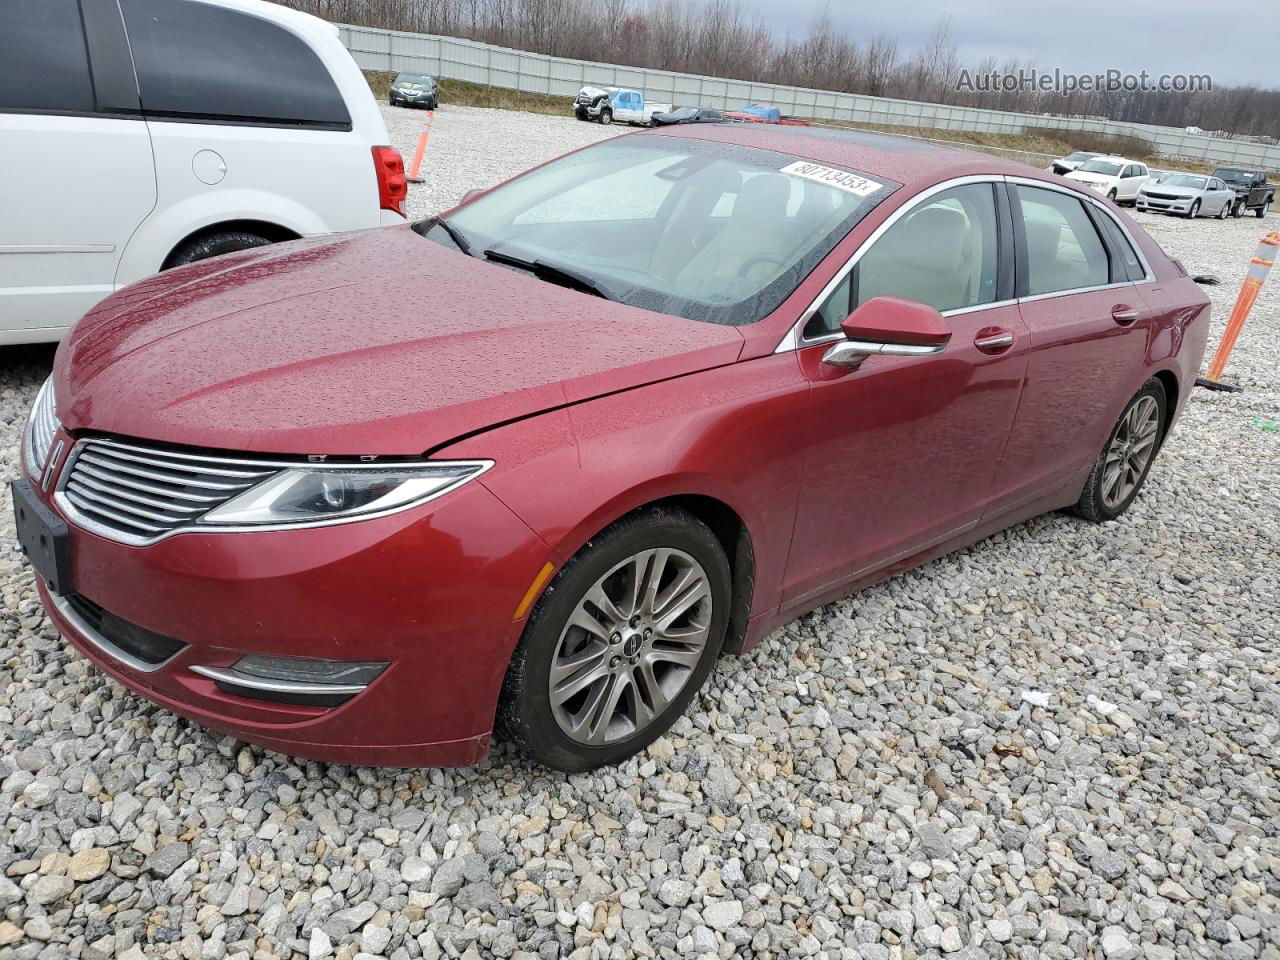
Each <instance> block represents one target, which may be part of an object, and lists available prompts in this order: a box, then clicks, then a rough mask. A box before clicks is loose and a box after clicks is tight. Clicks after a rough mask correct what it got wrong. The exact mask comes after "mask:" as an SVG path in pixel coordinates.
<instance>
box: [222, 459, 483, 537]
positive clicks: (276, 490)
mask: <svg viewBox="0 0 1280 960" xmlns="http://www.w3.org/2000/svg"><path fill="white" fill-rule="evenodd" d="M491 466H493V462H492V461H490V460H470V461H466V462H445V461H441V462H439V463H423V464H413V465H405V466H391V465H386V466H368V467H364V466H337V465H335V466H332V467H330V466H320V465H316V466H308V467H297V468H291V469H288V470H283V471H281V472H280V473H278V474H276V475H275V476H273V477H272V478H271V479H270V480H264V481H263V482H262V483H260V484H258V485H257V486H256V487H251V488H250V489H248V490H246V491H245V492H244V493H242V494H240V495H238V496H236V497H233V498H232V499H230V500H228V501H227V502H226V503H224V504H222V505H221V506H220V507H217V508H215V509H213V510H211V511H209V512H208V513H206V514H205V515H204V516H203V517H201V518H200V522H201V523H202V524H223V525H226V524H233V525H253V524H276V523H315V522H316V521H323V520H334V521H342V520H361V519H365V518H368V517H371V516H380V515H382V514H386V513H393V512H395V511H396V510H404V509H407V508H409V507H413V506H417V505H418V504H420V503H425V502H426V501H428V500H432V499H434V498H435V497H439V496H443V495H444V494H446V493H448V492H449V491H450V490H453V489H455V488H456V487H459V486H461V485H462V484H464V483H466V482H467V481H468V480H473V479H475V478H476V477H478V476H480V474H482V473H484V472H485V471H486V470H488V469H489V468H490V467H491Z"/></svg>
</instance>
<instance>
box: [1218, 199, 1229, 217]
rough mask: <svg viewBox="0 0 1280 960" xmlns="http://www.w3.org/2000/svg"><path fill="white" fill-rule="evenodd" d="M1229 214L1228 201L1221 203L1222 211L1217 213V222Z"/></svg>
mask: <svg viewBox="0 0 1280 960" xmlns="http://www.w3.org/2000/svg"><path fill="white" fill-rule="evenodd" d="M1229 213H1231V203H1230V201H1223V204H1222V209H1221V210H1219V211H1218V219H1219V220H1225V219H1227V215H1228V214H1229Z"/></svg>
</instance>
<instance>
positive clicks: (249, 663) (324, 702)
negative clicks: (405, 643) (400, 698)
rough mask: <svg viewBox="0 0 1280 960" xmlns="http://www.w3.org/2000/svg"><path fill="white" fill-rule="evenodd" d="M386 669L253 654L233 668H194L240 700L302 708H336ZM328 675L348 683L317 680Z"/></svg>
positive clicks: (384, 664) (379, 665)
mask: <svg viewBox="0 0 1280 960" xmlns="http://www.w3.org/2000/svg"><path fill="white" fill-rule="evenodd" d="M387 666H388V664H387V662H386V661H377V662H353V661H342V660H312V659H308V658H303V657H268V656H258V655H250V656H245V657H241V658H240V660H238V661H237V662H236V664H235V665H234V666H232V667H208V666H204V665H193V666H192V667H191V671H192V672H193V673H198V674H200V676H202V677H208V678H209V679H210V680H212V681H214V683H216V684H217V685H218V689H220V690H222V691H223V692H224V693H229V694H231V695H233V696H237V697H247V698H249V699H252V700H266V701H269V702H271V703H291V704H296V705H299V706H313V707H336V706H338V705H340V704H342V703H345V702H346V701H348V700H350V699H351V698H352V697H354V696H355V695H356V694H358V693H362V692H363V691H364V690H365V689H367V688H368V686H369V684H370V683H372V682H373V681H374V680H375V679H377V677H378V675H379V674H381V673H382V671H383V670H385V669H386V668H387ZM290 673H292V674H293V676H292V677H290V676H289V674H290ZM326 673H328V674H329V675H331V676H334V677H341V678H342V680H343V681H346V682H324V681H320V680H317V679H316V678H317V677H321V676H324V675H325V674H326ZM300 677H305V678H306V679H300Z"/></svg>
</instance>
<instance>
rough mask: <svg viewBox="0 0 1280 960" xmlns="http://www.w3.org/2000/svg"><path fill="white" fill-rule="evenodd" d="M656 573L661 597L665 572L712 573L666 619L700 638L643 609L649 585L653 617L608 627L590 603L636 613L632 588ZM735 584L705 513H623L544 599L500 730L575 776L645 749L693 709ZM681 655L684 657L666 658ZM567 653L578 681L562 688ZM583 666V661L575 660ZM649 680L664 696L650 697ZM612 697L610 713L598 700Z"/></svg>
mask: <svg viewBox="0 0 1280 960" xmlns="http://www.w3.org/2000/svg"><path fill="white" fill-rule="evenodd" d="M655 551H662V553H655ZM659 557H662V558H663V560H662V564H661V570H660V571H659V570H658V566H659V565H658V564H657V563H656V560H657V558H659ZM695 568H696V569H695ZM655 571H656V572H658V573H659V580H658V587H659V589H658V590H657V596H658V598H659V599H660V600H661V599H662V598H663V591H665V590H669V589H670V587H671V584H672V582H675V581H670V580H668V579H666V578H668V577H675V578H676V580H680V578H696V577H697V576H699V575H700V576H701V578H702V579H701V587H702V589H701V590H700V591H699V598H698V599H695V600H694V601H693V602H692V603H691V604H689V606H688V610H687V611H686V612H685V613H682V614H680V615H679V616H677V617H676V618H675V619H674V620H673V621H669V622H668V623H667V624H666V626H667V629H671V630H681V629H683V630H692V631H693V633H692V634H690V636H694V635H697V636H700V637H701V639H700V640H698V641H697V642H694V641H692V640H690V641H686V642H681V641H679V640H669V641H666V642H664V641H663V640H661V639H660V636H661V630H662V618H661V617H657V616H655V615H653V614H650V613H644V610H645V607H646V606H647V604H645V603H644V602H643V595H644V594H645V593H647V591H641V594H642V602H641V605H640V609H641V612H642V614H643V616H635V617H631V618H630V619H622V620H609V618H608V617H607V615H605V619H606V620H608V624H607V625H601V615H602V614H603V611H604V607H603V606H597V605H592V604H590V602H589V600H588V598H589V596H590V595H592V594H594V595H596V596H601V595H603V597H605V598H607V599H608V602H609V604H610V606H611V607H612V610H613V612H614V613H619V614H620V615H630V614H631V613H632V611H633V610H635V609H636V607H635V606H633V605H632V604H631V603H630V602H629V600H628V594H629V593H630V590H631V587H630V585H631V584H632V583H634V582H637V581H638V582H641V583H645V584H648V583H649V582H650V581H649V576H650V575H651V574H652V573H653V572H655ZM681 582H682V581H681ZM689 582H690V583H691V584H692V585H693V586H697V585H698V583H699V581H698V580H696V579H692V580H690V581H689ZM731 593H732V589H731V583H730V574H729V563H728V561H727V560H726V558H725V554H724V550H723V548H721V546H720V542H719V541H718V540H717V539H716V537H715V535H714V534H713V533H712V532H711V530H710V529H709V528H708V527H707V526H706V524H704V523H703V522H702V521H700V520H698V519H697V518H696V517H694V516H693V515H692V514H690V513H687V512H685V511H684V510H679V509H675V508H670V507H654V508H651V509H647V510H644V511H641V512H639V513H635V514H632V515H631V516H629V517H624V518H623V519H622V520H619V521H618V522H617V523H615V524H613V525H612V526H610V527H608V528H607V529H606V530H604V531H603V532H602V533H600V534H599V535H597V536H596V537H594V538H593V539H592V540H590V541H589V542H588V543H587V544H586V546H584V547H583V548H582V549H581V550H580V551H578V553H577V555H576V556H574V557H573V559H571V560H570V561H569V562H568V563H567V564H565V566H564V567H563V568H562V569H561V570H560V572H559V573H558V574H557V575H556V577H555V579H554V580H553V581H552V582H551V584H550V585H549V586H548V587H547V589H546V591H545V592H544V593H543V595H542V598H541V599H540V600H539V601H538V603H537V605H536V606H535V607H534V610H533V613H532V614H531V615H530V617H529V622H528V623H527V624H526V625H525V629H524V634H523V635H522V636H521V638H520V642H519V643H518V644H517V645H516V649H515V652H514V653H513V654H512V656H511V662H510V665H509V666H508V668H507V674H506V678H505V679H504V680H503V685H502V696H501V700H500V702H499V707H498V723H497V726H498V729H499V731H500V732H501V734H502V735H503V736H504V737H505V738H506V739H507V740H509V741H511V742H512V743H513V744H515V745H516V746H517V747H518V748H519V749H520V750H521V752H523V753H524V754H525V755H526V756H527V757H528V758H529V759H531V760H533V761H534V762H535V763H538V764H541V765H543V766H546V767H552V768H554V769H557V770H563V771H566V772H570V773H577V772H582V771H585V770H591V769H594V768H596V767H599V766H602V765H604V764H610V763H617V762H618V761H620V760H624V759H626V758H627V757H630V756H632V755H633V754H635V753H637V752H639V751H640V750H643V749H644V748H645V747H646V746H648V745H649V744H650V743H652V742H653V741H654V740H655V739H657V738H658V737H659V736H661V735H662V734H663V733H664V732H665V731H666V730H667V729H668V728H670V726H671V724H672V723H674V722H675V720H676V719H677V718H678V717H679V716H680V715H681V714H682V713H684V711H685V709H686V707H687V706H688V705H689V701H691V700H692V699H693V697H694V695H695V694H696V693H697V692H698V690H699V689H700V688H701V687H702V685H703V683H704V682H705V681H706V678H707V676H708V674H710V672H711V670H712V669H713V667H714V666H715V662H716V659H717V657H718V656H719V654H720V647H721V644H722V643H723V642H724V634H725V629H726V625H727V624H728V619H729V606H730V602H731ZM672 599H673V598H672V597H666V599H665V602H666V603H670V602H671V601H672ZM615 601H616V603H617V606H612V605H613V604H614V603H615ZM659 607H661V603H660V604H659ZM597 611H598V613H597ZM571 618H572V619H573V620H574V622H573V623H571V622H570V621H571ZM686 618H687V619H686ZM584 620H585V621H590V622H594V623H595V624H596V625H598V626H600V631H599V635H598V636H593V633H594V631H593V630H588V629H584V628H583V627H582V626H578V625H577V624H579V623H582V622H583V621H584ZM615 626H619V627H620V629H614V628H615ZM642 631H643V632H642ZM649 634H652V636H653V639H650V637H649ZM676 655H679V656H680V657H681V662H680V663H679V664H676V663H674V662H672V661H671V660H664V659H663V658H664V656H673V657H674V656H676ZM695 658H696V659H695ZM565 661H568V662H569V665H568V667H567V668H566V667H563V666H562V667H561V668H560V669H561V677H562V679H561V681H560V685H561V686H562V687H563V686H566V685H568V686H572V687H575V688H576V689H574V690H572V691H569V692H568V695H567V696H566V694H564V693H560V694H558V695H555V694H553V691H552V677H553V667H554V666H555V665H556V663H557V662H561V663H563V662H565ZM576 663H580V664H581V666H576V668H575V664H576ZM640 664H645V665H647V667H646V666H642V665H640ZM633 666H636V667H638V668H637V669H632V667H633ZM566 669H567V670H568V672H565V671H566ZM591 678H594V679H591ZM633 678H635V679H633ZM583 681H587V682H583ZM642 686H643V688H644V690H645V691H646V692H652V691H656V695H647V696H644V697H642V696H641V687H642ZM611 693H612V694H613V696H612V697H610V694H611ZM602 704H603V705H604V706H605V708H606V709H605V710H601V709H599V707H600V706H601V705H602Z"/></svg>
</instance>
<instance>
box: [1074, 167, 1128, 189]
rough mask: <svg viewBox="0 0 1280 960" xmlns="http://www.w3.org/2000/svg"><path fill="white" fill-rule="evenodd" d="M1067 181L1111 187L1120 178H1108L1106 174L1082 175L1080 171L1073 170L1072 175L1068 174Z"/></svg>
mask: <svg viewBox="0 0 1280 960" xmlns="http://www.w3.org/2000/svg"><path fill="white" fill-rule="evenodd" d="M1067 179H1068V180H1077V181H1079V182H1080V183H1085V184H1090V185H1092V184H1095V183H1097V184H1108V185H1109V184H1113V183H1115V182H1116V180H1118V179H1119V178H1118V177H1108V176H1106V175H1105V174H1101V173H1081V172H1080V171H1079V170H1072V171H1071V172H1070V173H1068V174H1067Z"/></svg>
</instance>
